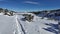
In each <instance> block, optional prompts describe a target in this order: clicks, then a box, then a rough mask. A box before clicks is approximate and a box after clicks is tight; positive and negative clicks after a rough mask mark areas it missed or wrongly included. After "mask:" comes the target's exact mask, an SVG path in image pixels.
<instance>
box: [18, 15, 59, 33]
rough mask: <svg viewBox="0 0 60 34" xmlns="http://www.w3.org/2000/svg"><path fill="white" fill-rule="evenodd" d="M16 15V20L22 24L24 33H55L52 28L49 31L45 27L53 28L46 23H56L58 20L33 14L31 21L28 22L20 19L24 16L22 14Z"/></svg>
mask: <svg viewBox="0 0 60 34" xmlns="http://www.w3.org/2000/svg"><path fill="white" fill-rule="evenodd" d="M17 17H18V18H17V19H18V22H19V23H20V25H22V28H23V33H24V34H56V33H55V32H53V30H52V31H51V32H50V31H48V30H46V29H45V28H48V27H51V28H54V27H52V26H49V25H46V24H58V21H54V20H47V19H41V17H38V16H36V15H34V19H33V21H32V22H28V21H24V20H23V19H22V18H24V16H22V15H17ZM57 31H58V30H57Z"/></svg>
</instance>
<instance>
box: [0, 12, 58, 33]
mask: <svg viewBox="0 0 60 34" xmlns="http://www.w3.org/2000/svg"><path fill="white" fill-rule="evenodd" d="M58 13H59V12H58ZM45 14H46V13H44V12H42V13H39V14H34V13H15V14H13V16H8V15H4V14H3V13H0V27H1V28H0V34H58V31H59V30H58V29H59V28H58V20H55V19H51V17H49V16H50V14H52V13H50V12H49V14H48V16H47V15H46V16H45ZM53 14H55V12H53ZM53 16H55V15H53ZM53 16H52V17H53ZM57 17H58V16H57ZM58 19H59V18H58Z"/></svg>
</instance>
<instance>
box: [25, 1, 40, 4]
mask: <svg viewBox="0 0 60 34" xmlns="http://www.w3.org/2000/svg"><path fill="white" fill-rule="evenodd" d="M24 3H28V4H39V3H38V2H32V1H24Z"/></svg>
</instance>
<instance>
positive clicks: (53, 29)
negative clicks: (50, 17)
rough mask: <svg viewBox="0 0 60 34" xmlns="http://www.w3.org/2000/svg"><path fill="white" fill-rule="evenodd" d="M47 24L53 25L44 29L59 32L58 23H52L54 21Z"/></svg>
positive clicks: (56, 33)
mask: <svg viewBox="0 0 60 34" xmlns="http://www.w3.org/2000/svg"><path fill="white" fill-rule="evenodd" d="M45 25H48V26H51V27H47V28H43V29H44V30H46V31H49V32H52V33H55V34H58V30H59V28H58V24H52V23H49V24H47V23H45Z"/></svg>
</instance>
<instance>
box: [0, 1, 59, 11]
mask: <svg viewBox="0 0 60 34" xmlns="http://www.w3.org/2000/svg"><path fill="white" fill-rule="evenodd" d="M0 8H7V9H9V10H14V11H18V12H19V11H20V12H24V11H38V10H51V9H59V8H60V0H0Z"/></svg>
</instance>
